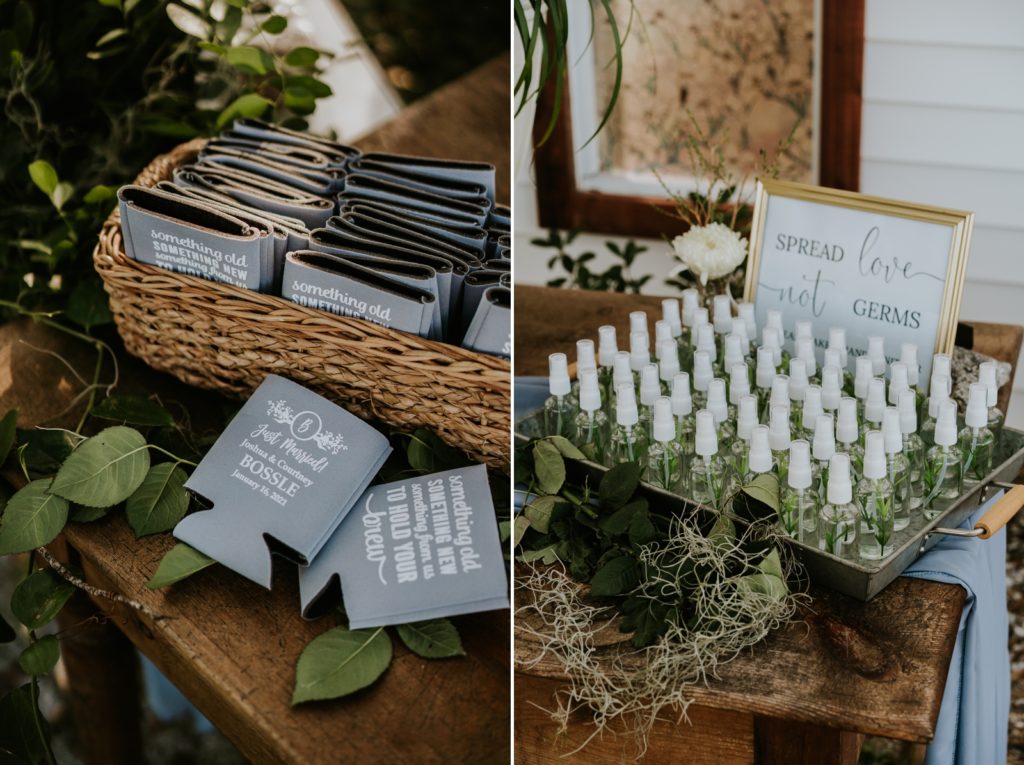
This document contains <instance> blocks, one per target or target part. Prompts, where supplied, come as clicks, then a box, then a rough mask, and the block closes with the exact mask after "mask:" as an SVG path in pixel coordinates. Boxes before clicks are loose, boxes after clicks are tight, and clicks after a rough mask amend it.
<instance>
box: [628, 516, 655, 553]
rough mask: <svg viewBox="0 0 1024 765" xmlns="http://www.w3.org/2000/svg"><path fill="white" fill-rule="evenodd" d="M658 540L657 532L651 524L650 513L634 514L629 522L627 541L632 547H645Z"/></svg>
mask: <svg viewBox="0 0 1024 765" xmlns="http://www.w3.org/2000/svg"><path fill="white" fill-rule="evenodd" d="M657 538H658V530H657V529H656V528H655V527H654V524H653V523H652V522H651V516H650V513H648V512H646V511H644V512H640V513H635V514H634V515H633V519H632V520H631V521H630V522H629V541H630V543H631V544H634V545H646V544H649V543H651V542H653V541H654V540H655V539H657Z"/></svg>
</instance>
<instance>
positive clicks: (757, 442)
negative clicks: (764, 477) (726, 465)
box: [747, 425, 772, 473]
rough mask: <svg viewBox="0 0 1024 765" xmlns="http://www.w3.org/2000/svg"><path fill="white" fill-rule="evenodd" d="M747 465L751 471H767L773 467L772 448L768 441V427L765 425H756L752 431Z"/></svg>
mask: <svg viewBox="0 0 1024 765" xmlns="http://www.w3.org/2000/svg"><path fill="white" fill-rule="evenodd" d="M747 467H749V468H750V472H751V473H767V472H768V471H769V470H771V469H772V450H771V446H770V445H769V443H768V427H767V426H765V425H755V426H754V427H753V429H751V431H750V454H749V455H748V457H747Z"/></svg>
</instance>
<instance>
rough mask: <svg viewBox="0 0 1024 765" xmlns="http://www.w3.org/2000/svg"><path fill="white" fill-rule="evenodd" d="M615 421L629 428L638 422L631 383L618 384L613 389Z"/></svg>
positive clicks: (638, 415) (638, 416)
mask: <svg viewBox="0 0 1024 765" xmlns="http://www.w3.org/2000/svg"><path fill="white" fill-rule="evenodd" d="M615 422H616V423H617V424H619V425H621V426H623V427H625V428H631V427H633V426H634V425H636V424H637V423H638V422H640V413H639V412H638V411H637V408H636V391H635V390H633V386H632V385H620V386H619V387H617V388H616V389H615Z"/></svg>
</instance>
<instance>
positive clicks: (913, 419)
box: [898, 390, 917, 433]
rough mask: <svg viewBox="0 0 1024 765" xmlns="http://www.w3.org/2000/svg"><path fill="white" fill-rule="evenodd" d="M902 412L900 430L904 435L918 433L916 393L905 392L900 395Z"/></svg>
mask: <svg viewBox="0 0 1024 765" xmlns="http://www.w3.org/2000/svg"><path fill="white" fill-rule="evenodd" d="M898 407H899V410H900V430H901V431H902V432H903V433H916V432H917V396H916V395H914V391H912V390H905V391H903V392H902V393H900V400H899V404H898Z"/></svg>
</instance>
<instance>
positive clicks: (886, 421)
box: [882, 406, 903, 454]
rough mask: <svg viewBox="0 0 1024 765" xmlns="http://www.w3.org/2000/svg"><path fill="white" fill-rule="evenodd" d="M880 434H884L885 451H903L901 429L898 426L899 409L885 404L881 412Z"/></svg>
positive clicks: (887, 452)
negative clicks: (883, 410)
mask: <svg viewBox="0 0 1024 765" xmlns="http://www.w3.org/2000/svg"><path fill="white" fill-rule="evenodd" d="M882 435H883V436H885V453H886V454H897V453H899V452H901V451H903V429H902V427H901V426H900V410H899V409H897V408H896V407H895V406H887V407H886V408H885V412H884V413H883V414H882Z"/></svg>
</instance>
